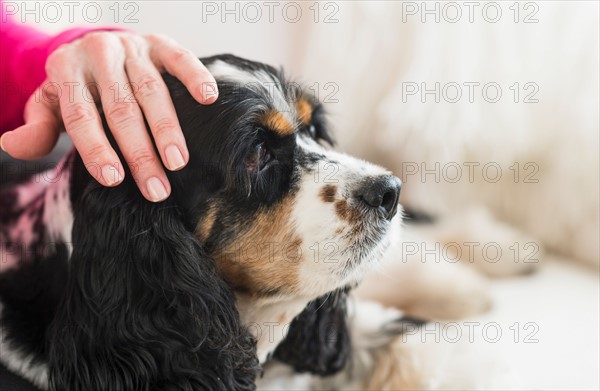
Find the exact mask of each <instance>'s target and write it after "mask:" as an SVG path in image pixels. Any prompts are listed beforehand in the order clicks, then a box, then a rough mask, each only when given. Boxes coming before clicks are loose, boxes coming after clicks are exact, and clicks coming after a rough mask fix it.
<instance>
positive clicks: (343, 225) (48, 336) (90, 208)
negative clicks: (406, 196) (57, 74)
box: [0, 55, 404, 391]
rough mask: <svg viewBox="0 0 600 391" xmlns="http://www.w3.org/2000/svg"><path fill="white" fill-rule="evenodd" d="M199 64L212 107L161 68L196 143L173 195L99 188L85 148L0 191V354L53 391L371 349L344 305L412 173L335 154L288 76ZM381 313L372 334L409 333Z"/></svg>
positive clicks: (252, 368)
mask: <svg viewBox="0 0 600 391" xmlns="http://www.w3.org/2000/svg"><path fill="white" fill-rule="evenodd" d="M201 61H202V62H203V63H204V64H205V65H206V66H207V68H208V69H209V71H210V72H211V73H212V74H213V75H214V77H215V78H216V80H217V83H218V85H219V91H220V97H219V99H218V100H217V101H216V102H215V103H214V104H212V105H210V106H203V105H200V104H199V103H197V102H196V101H195V100H194V99H193V98H192V97H191V95H190V94H189V93H188V92H187V91H186V89H185V87H184V86H183V85H182V84H181V83H180V82H179V81H178V80H177V79H175V78H174V77H171V76H169V75H164V80H165V82H166V84H167V86H168V88H169V91H170V94H171V96H172V99H173V102H174V105H175V108H176V111H177V115H178V118H179V122H180V124H181V127H182V129H183V132H184V134H185V137H186V141H187V145H188V148H189V150H190V160H189V163H188V165H187V166H186V167H185V168H184V169H182V170H180V171H177V172H169V173H168V176H169V180H170V182H171V184H172V187H173V192H172V195H171V196H170V198H169V199H167V200H166V201H164V202H161V203H151V202H148V201H146V200H145V199H144V198H143V197H142V196H141V194H140V193H139V191H138V190H137V187H136V185H135V183H134V181H133V179H132V175H131V172H130V171H127V172H126V179H125V180H124V182H123V183H122V184H121V185H119V186H117V187H114V188H106V187H102V186H101V185H99V184H98V183H97V182H96V181H95V180H94V179H93V178H92V176H91V175H90V174H89V173H88V172H87V170H86V167H85V166H84V164H83V162H82V160H81V159H80V157H79V156H78V154H77V152H76V151H75V150H73V151H71V152H70V153H68V154H67V156H66V157H65V158H64V159H63V160H62V161H61V162H60V163H59V164H58V165H57V166H56V167H55V168H54V169H53V170H52V171H51V172H48V173H45V174H43V175H44V178H45V180H40V177H39V176H37V177H36V178H37V179H35V178H34V179H32V180H30V181H29V182H25V183H22V184H20V185H18V186H10V187H8V188H4V189H2V191H1V193H0V198H1V205H2V207H1V209H0V242H1V243H0V244H1V246H2V247H1V248H0V251H1V252H2V260H1V263H0V316H1V323H0V362H1V363H3V364H4V365H5V366H6V367H7V368H9V369H10V370H11V371H13V372H15V373H17V374H19V375H21V376H23V377H25V378H26V379H28V380H30V381H31V382H32V383H34V384H35V385H36V386H38V387H40V388H42V389H52V390H85V391H88V390H175V389H177V390H181V389H185V390H198V389H210V390H252V389H255V387H256V379H257V376H258V375H259V374H260V373H261V366H262V365H263V364H266V366H267V367H268V366H269V365H270V364H269V363H272V362H275V361H277V362H278V363H279V364H278V365H285V366H286V367H287V368H291V370H292V372H293V373H296V374H298V373H305V372H306V373H308V374H310V375H311V376H312V375H315V376H318V377H324V378H326V377H328V376H332V375H335V374H343V373H348V371H352V369H348V368H349V365H350V364H351V360H352V357H353V356H354V358H355V359H356V358H357V357H359V358H360V357H362V355H360V354H359V355H356V353H357V352H356V351H354V350H353V349H354V348H353V341H352V338H353V337H352V336H353V334H356V330H351V328H352V327H354V326H352V323H351V322H349V320H348V318H347V312H346V309H347V303H348V295H349V291H350V290H351V289H352V288H354V287H356V286H357V285H358V283H359V282H360V281H361V279H362V278H363V276H364V275H365V274H366V273H367V271H369V270H370V269H372V268H373V267H374V265H375V264H376V263H377V261H378V260H379V259H380V258H381V257H382V254H383V252H384V251H385V250H386V248H387V247H388V246H389V245H390V242H391V238H393V237H397V236H398V235H399V229H400V221H401V219H402V217H401V214H402V213H401V207H400V206H399V204H398V199H399V193H400V187H401V182H400V180H399V179H398V178H396V177H394V176H393V175H391V174H390V172H389V171H387V170H385V169H383V168H381V167H379V166H375V165H373V164H370V163H367V162H365V161H362V160H359V159H356V158H353V157H350V156H348V155H345V154H341V153H338V152H335V151H333V150H332V149H331V146H332V145H333V140H332V137H331V135H330V133H329V132H328V126H327V124H326V118H325V112H324V109H323V107H322V105H321V104H320V103H319V102H318V101H317V100H316V99H314V98H313V97H312V96H311V95H309V94H308V93H306V90H303V89H302V88H299V87H298V86H297V84H295V83H293V82H291V81H289V80H288V79H287V78H286V77H285V76H284V74H283V72H282V71H278V70H276V69H275V68H273V67H271V66H268V65H264V64H261V63H258V62H253V61H249V60H245V59H242V58H238V57H235V56H233V55H219V56H214V57H209V58H203V59H201ZM103 124H104V127H105V129H107V130H108V125H107V123H106V121H105V119H104V118H103ZM107 135H108V136H109V138H110V132H107ZM111 143H112V144H113V146H115V148H116V144H115V143H114V140H111ZM121 158H122V156H121ZM122 161H123V160H122ZM87 168H89V167H87ZM384 312H385V311H384V310H381V311H379V313H384ZM386 314H388V315H386V316H382V317H381V318H375V319H372V322H375V326H373V325H372V324H371V325H370V326H369V330H371V331H375V332H377V333H380V334H381V336H384V335H387V336H390V335H396V336H397V335H400V334H401V333H402V332H401V331H397V332H390V330H389V328H388V329H386V325H388V324H391V323H394V322H399V321H400V320H399V319H400V318H401V314H400V313H398V312H395V311H394V312H393V313H392V316H389V313H387V312H386ZM380 320H381V322H380ZM402 322H404V321H402ZM386 338H387V339H386V340H389V339H390V338H388V337H386ZM361 349H362V350H363V351H370V350H369V347H368V346H363V347H362V348H361ZM370 354H375V353H370ZM365 362H366V361H365ZM369 365H373V364H372V363H371V364H369ZM363 372H364V373H369V370H364V371H363Z"/></svg>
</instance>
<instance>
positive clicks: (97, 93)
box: [0, 31, 218, 202]
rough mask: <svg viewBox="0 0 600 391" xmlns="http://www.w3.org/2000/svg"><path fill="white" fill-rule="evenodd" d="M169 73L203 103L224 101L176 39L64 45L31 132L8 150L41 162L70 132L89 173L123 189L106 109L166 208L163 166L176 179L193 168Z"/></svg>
mask: <svg viewBox="0 0 600 391" xmlns="http://www.w3.org/2000/svg"><path fill="white" fill-rule="evenodd" d="M163 71H166V72H168V73H170V74H171V75H173V76H175V77H177V78H178V79H179V80H181V82H182V83H183V84H184V85H185V86H186V87H187V89H188V90H189V92H190V94H191V95H192V96H193V97H194V98H195V99H196V100H197V101H198V102H200V103H202V104H211V103H213V102H214V101H215V100H216V99H217V96H218V89H217V84H216V82H215V79H214V78H213V77H212V75H211V74H210V73H209V72H208V70H207V69H206V68H205V67H204V65H203V64H202V63H201V62H200V61H198V59H197V57H196V56H194V54H192V53H191V52H190V51H188V50H186V49H184V48H182V47H181V46H179V45H178V44H177V43H175V42H174V41H172V40H170V39H169V38H166V37H162V36H156V35H148V36H141V35H136V34H134V33H129V32H114V31H113V32H110V31H103V32H91V33H88V34H86V35H84V36H83V37H81V38H79V39H77V40H75V41H73V42H71V43H68V44H64V45H62V46H60V47H59V48H58V49H56V50H55V51H54V52H53V53H52V54H51V55H50V56H49V57H48V59H47V61H46V74H47V79H46V81H45V82H44V83H43V84H42V86H41V87H40V88H39V89H38V91H36V92H34V94H33V95H32V96H31V97H30V98H29V100H28V102H27V104H26V106H25V113H24V115H25V125H23V126H21V127H19V128H17V129H15V130H13V131H10V132H7V133H5V134H4V135H3V136H2V139H1V140H0V142H1V145H2V149H4V150H5V151H6V152H8V153H9V154H10V155H11V156H13V157H14V158H17V159H25V160H31V159H39V158H41V157H43V156H45V155H47V154H48V153H49V152H50V151H51V150H52V148H54V145H55V144H56V141H57V139H58V136H59V133H60V132H61V130H62V129H63V128H64V129H65V130H66V132H67V133H68V134H69V136H70V138H71V140H72V141H73V144H74V145H75V148H77V150H78V152H79V154H80V155H81V158H82V160H83V163H84V164H85V166H86V168H87V170H88V171H89V173H90V174H91V175H92V176H93V177H94V178H95V179H96V180H97V181H98V182H100V183H101V184H103V185H105V186H116V185H118V184H119V183H121V182H122V181H123V178H124V176H125V173H124V170H123V166H122V165H121V162H120V161H119V158H118V156H117V153H116V152H115V151H114V150H113V149H112V148H111V146H110V143H109V141H108V138H107V137H106V134H105V132H104V129H103V127H102V123H101V120H100V115H99V113H98V109H97V108H96V104H97V103H100V104H101V106H102V110H103V111H104V113H105V115H106V119H107V122H108V126H109V127H110V131H111V133H112V135H113V136H114V138H115V140H116V142H117V144H118V146H119V148H120V150H121V152H122V154H123V156H124V158H125V160H126V162H127V164H128V166H129V168H130V171H131V173H132V175H133V178H134V180H135V182H136V183H137V186H138V187H139V189H140V191H141V192H142V194H143V195H144V197H145V198H146V199H148V200H150V201H155V202H157V201H162V200H164V199H166V198H167V197H168V196H169V194H170V192H171V187H170V184H169V181H168V179H167V176H166V174H165V172H164V170H163V165H162V164H161V161H162V162H163V163H164V166H165V167H167V168H168V169H169V170H173V171H174V170H179V169H181V168H182V167H184V166H185V165H186V164H187V162H188V160H189V152H188V150H187V146H186V143H185V139H184V137H183V133H182V131H181V127H180V125H179V122H178V120H177V115H176V113H175V108H174V107H173V102H172V101H171V97H170V95H169V92H168V90H167V87H166V85H165V83H164V82H163V79H162V77H161V75H160V73H161V72H163ZM42 88H43V91H42V90H41V89H42ZM144 117H145V118H146V120H147V122H148V124H149V126H150V130H151V133H152V138H153V139H154V142H155V143H156V149H157V150H158V152H159V154H160V159H159V158H158V157H157V156H156V153H155V149H154V146H153V144H152V140H151V138H150V136H149V134H148V132H147V130H146V126H145V124H144Z"/></svg>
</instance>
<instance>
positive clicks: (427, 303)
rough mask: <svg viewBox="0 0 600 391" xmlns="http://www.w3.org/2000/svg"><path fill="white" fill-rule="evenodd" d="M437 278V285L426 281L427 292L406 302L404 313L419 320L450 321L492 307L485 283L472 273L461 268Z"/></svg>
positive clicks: (422, 291)
mask: <svg viewBox="0 0 600 391" xmlns="http://www.w3.org/2000/svg"><path fill="white" fill-rule="evenodd" d="M456 266H458V265H456ZM458 269H460V271H459V270H458ZM438 278H439V279H438V280H437V282H435V281H433V280H429V284H428V289H422V290H420V294H419V295H418V296H416V297H415V298H414V299H413V300H412V301H411V302H409V303H407V305H406V306H405V307H404V308H403V310H404V311H405V312H406V313H407V314H409V315H411V316H414V317H416V318H421V319H438V320H452V319H464V318H467V317H470V316H474V315H477V314H480V313H483V312H486V311H488V310H489V309H490V308H491V306H492V299H491V296H490V293H489V290H488V285H487V281H486V280H485V279H484V278H482V277H481V276H479V275H478V274H477V273H475V272H473V271H472V270H469V269H468V268H462V267H461V268H457V271H456V272H453V273H444V275H443V278H442V276H440V277H438Z"/></svg>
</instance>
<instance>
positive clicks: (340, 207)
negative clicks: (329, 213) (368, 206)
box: [334, 199, 362, 224]
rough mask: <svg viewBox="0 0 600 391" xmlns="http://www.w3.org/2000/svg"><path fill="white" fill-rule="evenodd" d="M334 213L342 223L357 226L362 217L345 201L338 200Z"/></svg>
mask: <svg viewBox="0 0 600 391" xmlns="http://www.w3.org/2000/svg"><path fill="white" fill-rule="evenodd" d="M334 205H335V213H336V214H337V215H338V217H339V218H340V219H342V220H344V221H347V222H349V223H352V224H357V223H358V222H360V220H361V218H362V216H361V213H360V211H358V210H357V209H356V208H353V207H352V206H351V205H350V204H349V203H348V201H347V200H345V199H344V200H339V201H336V202H335V204H334Z"/></svg>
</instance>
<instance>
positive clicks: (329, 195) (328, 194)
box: [319, 185, 337, 202]
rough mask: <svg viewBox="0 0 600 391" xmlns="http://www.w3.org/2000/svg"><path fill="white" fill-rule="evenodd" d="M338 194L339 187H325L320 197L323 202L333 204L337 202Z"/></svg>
mask: <svg viewBox="0 0 600 391" xmlns="http://www.w3.org/2000/svg"><path fill="white" fill-rule="evenodd" d="M336 192H337V187H336V186H334V185H325V186H323V188H322V189H321V191H320V192H319V196H320V197H321V199H322V200H323V202H333V201H335V193H336Z"/></svg>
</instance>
